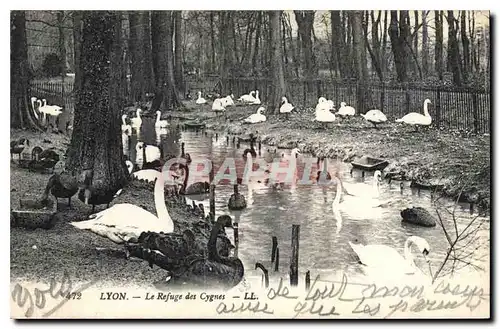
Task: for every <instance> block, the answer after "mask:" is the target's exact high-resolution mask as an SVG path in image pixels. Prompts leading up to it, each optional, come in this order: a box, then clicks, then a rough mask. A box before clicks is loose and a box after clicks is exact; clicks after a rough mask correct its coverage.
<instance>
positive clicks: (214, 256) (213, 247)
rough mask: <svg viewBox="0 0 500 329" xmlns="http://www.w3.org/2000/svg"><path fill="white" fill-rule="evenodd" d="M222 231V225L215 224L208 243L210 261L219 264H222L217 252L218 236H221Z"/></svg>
mask: <svg viewBox="0 0 500 329" xmlns="http://www.w3.org/2000/svg"><path fill="white" fill-rule="evenodd" d="M220 229H221V226H220V224H219V223H218V222H215V224H214V226H213V227H212V232H211V233H210V239H209V240H208V243H207V248H208V259H210V260H213V261H216V262H218V263H220V262H221V258H220V256H219V253H218V251H217V236H218V235H219V231H220Z"/></svg>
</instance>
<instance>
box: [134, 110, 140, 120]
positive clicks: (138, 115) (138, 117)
mask: <svg viewBox="0 0 500 329" xmlns="http://www.w3.org/2000/svg"><path fill="white" fill-rule="evenodd" d="M135 113H136V114H137V119H140V118H141V111H139V110H137V112H135Z"/></svg>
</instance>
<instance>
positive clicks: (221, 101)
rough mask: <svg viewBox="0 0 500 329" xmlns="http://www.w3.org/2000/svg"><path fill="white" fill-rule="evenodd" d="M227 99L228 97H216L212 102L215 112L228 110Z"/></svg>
mask: <svg viewBox="0 0 500 329" xmlns="http://www.w3.org/2000/svg"><path fill="white" fill-rule="evenodd" d="M226 104H227V99H226V98H216V99H215V100H214V102H213V103H212V111H214V112H224V111H225V110H226V107H225V106H226Z"/></svg>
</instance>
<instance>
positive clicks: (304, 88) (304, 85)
mask: <svg viewBox="0 0 500 329" xmlns="http://www.w3.org/2000/svg"><path fill="white" fill-rule="evenodd" d="M302 87H303V97H304V98H303V101H302V106H304V107H306V100H307V81H306V80H304V83H303V84H302Z"/></svg>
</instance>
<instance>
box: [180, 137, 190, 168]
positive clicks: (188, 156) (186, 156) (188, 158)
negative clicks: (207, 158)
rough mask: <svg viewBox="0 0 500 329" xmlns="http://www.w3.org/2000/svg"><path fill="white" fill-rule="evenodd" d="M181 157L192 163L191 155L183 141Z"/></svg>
mask: <svg viewBox="0 0 500 329" xmlns="http://www.w3.org/2000/svg"><path fill="white" fill-rule="evenodd" d="M181 158H183V159H184V160H186V163H187V164H190V163H191V161H192V160H191V156H190V155H189V153H185V152H184V142H182V144H181Z"/></svg>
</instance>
